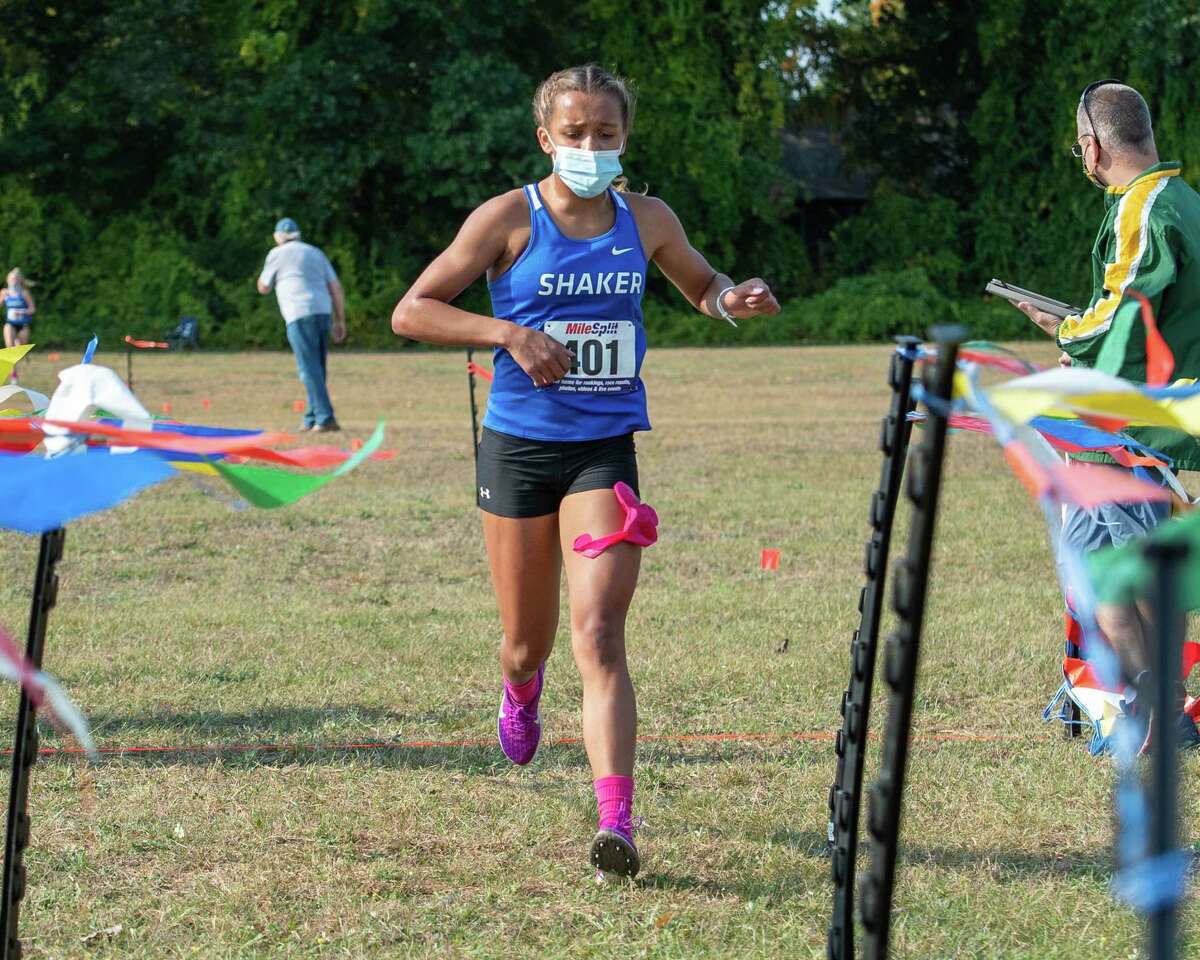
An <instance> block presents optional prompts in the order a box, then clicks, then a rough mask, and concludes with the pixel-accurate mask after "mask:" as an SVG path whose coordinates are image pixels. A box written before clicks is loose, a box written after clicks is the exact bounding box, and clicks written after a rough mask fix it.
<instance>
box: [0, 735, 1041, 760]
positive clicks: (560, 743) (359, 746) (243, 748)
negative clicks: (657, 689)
mask: <svg viewBox="0 0 1200 960" xmlns="http://www.w3.org/2000/svg"><path fill="white" fill-rule="evenodd" d="M834 737H835V734H833V733H829V732H826V731H809V732H796V733H666V734H645V735H643V736H640V737H638V738H637V740H638V743H729V742H735V743H751V742H755V741H760V742H761V741H775V742H782V741H788V740H792V741H798V742H801V743H830V742H832V741H833V739H834ZM870 739H872V740H875V739H878V738H877V737H874V736H872V737H871V738H870ZM1021 739H1025V738H1023V737H1021V736H1019V735H1017V734H973V733H927V734H916V735H914V736H913V740H914V741H916V742H926V743H1005V742H1009V741H1012V740H1021ZM495 743H496V740H495V738H494V737H492V738H488V739H486V740H385V741H364V742H357V741H347V742H344V743H204V744H192V745H188V744H182V745H179V746H170V745H166V744H143V745H139V746H130V747H101V748H99V749H97V751H96V752H97V753H100V754H104V755H105V756H136V755H138V754H164V753H212V754H219V753H259V752H261V753H309V752H313V753H315V752H318V751H324V752H333V753H335V752H338V751H357V750H436V749H443V750H445V749H463V748H469V747H490V746H494V745H495ZM547 744H548V745H549V746H551V747H573V746H580V745H582V744H583V738H582V737H558V738H556V739H553V740H549V741H547ZM83 752H84V751H83V750H82V749H81V748H80V747H42V748H41V749H40V750H39V751H38V754H39V755H40V756H43V757H47V756H51V757H52V756H57V755H74V754H79V753H83ZM4 755H5V756H11V755H12V750H5V751H4Z"/></svg>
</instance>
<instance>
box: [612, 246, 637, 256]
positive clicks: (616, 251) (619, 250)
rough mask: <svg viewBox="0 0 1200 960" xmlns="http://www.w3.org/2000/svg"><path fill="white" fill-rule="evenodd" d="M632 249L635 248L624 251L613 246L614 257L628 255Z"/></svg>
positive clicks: (626, 248)
mask: <svg viewBox="0 0 1200 960" xmlns="http://www.w3.org/2000/svg"><path fill="white" fill-rule="evenodd" d="M632 249H633V247H625V249H623V250H622V249H621V248H619V247H618V246H617V245H616V244H613V248H612V253H613V256H614V257H619V256H620V255H621V254H623V253H628V252H629V251H630V250H632Z"/></svg>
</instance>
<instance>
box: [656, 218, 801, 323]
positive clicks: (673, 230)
mask: <svg viewBox="0 0 1200 960" xmlns="http://www.w3.org/2000/svg"><path fill="white" fill-rule="evenodd" d="M634 202H635V203H636V204H637V207H636V212H637V214H638V231H639V232H640V233H641V235H642V242H643V243H644V244H645V245H646V248H647V249H646V255H647V257H648V258H649V259H651V260H653V261H654V262H655V263H656V264H658V268H659V269H660V270H661V271H662V272H663V273H664V274H665V275H666V277H667V279H668V280H670V281H671V282H672V283H673V284H675V286H676V288H677V289H678V290H679V292H680V293H682V294H683V295H684V297H685V298H687V301H688V303H690V304H691V305H692V306H693V307H695V308H696V309H697V310H699V311H700V312H701V313H703V314H704V315H705V316H709V317H712V318H713V319H720V317H721V312H720V310H718V309H717V297H718V296H719V295H720V294H721V292H722V291H724V290H729V292H728V293H726V294H725V309H726V310H728V311H729V313H730V314H731V315H732V316H734V317H736V318H738V319H739V320H741V319H745V318H747V317H754V316H760V315H763V316H767V315H771V314H775V313H778V312H779V301H778V300H776V299H775V295H774V294H773V293H772V292H771V288H770V287H769V286H767V283H766V281H764V280H762V279H761V278H759V277H752V278H751V279H749V280H743V281H742V282H741V283H734V282H733V281H732V280H731V279H730V278H729V277H727V276H726V275H725V274H723V273H718V272H717V271H716V270H714V269H713V268H712V266H711V265H710V264H709V262H708V261H707V260H706V259H705V258H704V256H703V254H701V253H700V251H698V250H697V249H696V248H695V247H693V246H692V245H691V243H690V242H689V240H688V238H687V233H686V232H685V231H684V229H683V224H681V223H680V222H679V218H678V217H677V216H675V211H673V210H672V209H671V208H670V207H668V206H667V205H666V204H665V203H663V202H662V201H661V200H659V199H657V198H656V197H639V198H637V199H636V200H635V201H634ZM729 288H732V289H729Z"/></svg>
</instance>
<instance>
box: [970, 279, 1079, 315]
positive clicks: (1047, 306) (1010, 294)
mask: <svg viewBox="0 0 1200 960" xmlns="http://www.w3.org/2000/svg"><path fill="white" fill-rule="evenodd" d="M984 289H985V291H986V292H987V293H990V294H993V295H994V296H997V297H1003V298H1004V299H1005V300H1008V301H1010V302H1011V303H1013V304H1017V303H1031V304H1033V306H1035V307H1036V308H1037V309H1038V310H1041V311H1042V312H1043V313H1049V314H1053V315H1054V316H1056V317H1070V316H1077V315H1079V314H1081V313H1083V307H1073V306H1071V305H1070V304H1069V303H1063V302H1062V301H1061V300H1055V299H1053V298H1052V297H1044V296H1042V295H1041V294H1040V293H1034V292H1033V291H1032V290H1026V289H1025V288H1023V287H1018V286H1016V285H1015V284H1012V283H1005V282H1004V281H1003V280H996V279H995V278H993V279H992V280H990V281H988V285H987V287H985V288H984Z"/></svg>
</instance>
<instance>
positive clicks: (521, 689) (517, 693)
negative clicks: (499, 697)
mask: <svg viewBox="0 0 1200 960" xmlns="http://www.w3.org/2000/svg"><path fill="white" fill-rule="evenodd" d="M504 686H506V687H507V688H508V695H509V696H510V697H512V698H513V699H514V700H516V701H517V703H520V704H522V705H524V704H526V703H533V698H534V697H536V696H537V692H538V675H537V674H536V673H535V674H534V675H533V676H532V677H530V678H529V679H528V680H526V681H525V682H524V683H521V684H516V683H509V682H508V680H507V679H505V681H504Z"/></svg>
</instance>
